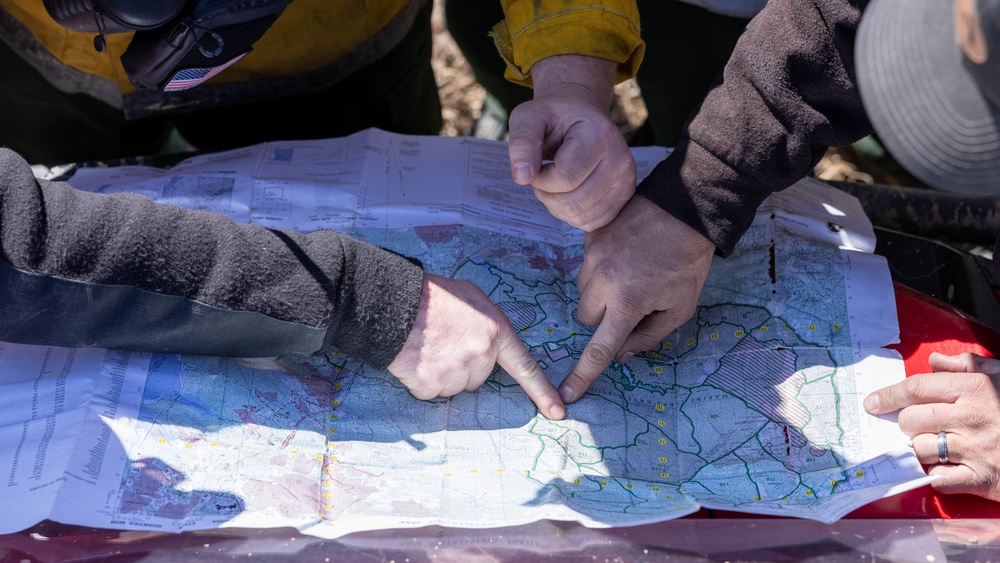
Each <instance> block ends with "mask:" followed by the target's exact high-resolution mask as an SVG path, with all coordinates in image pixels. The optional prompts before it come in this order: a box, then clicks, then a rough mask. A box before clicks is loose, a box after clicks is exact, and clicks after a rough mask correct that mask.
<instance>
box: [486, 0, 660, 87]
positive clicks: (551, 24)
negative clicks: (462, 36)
mask: <svg viewBox="0 0 1000 563" xmlns="http://www.w3.org/2000/svg"><path fill="white" fill-rule="evenodd" d="M617 4H621V5H620V6H618V5H617ZM628 4H629V3H628V2H606V3H605V4H589V5H584V6H577V7H572V8H565V9H562V10H555V11H551V12H544V13H543V11H542V10H541V9H540V8H537V7H534V5H535V2H533V1H527V0H519V1H515V2H514V3H513V4H512V5H511V6H510V7H509V8H508V9H507V19H505V20H504V21H501V22H500V23H498V24H497V25H495V26H494V27H493V30H492V32H491V33H490V36H491V37H493V42H494V43H495V44H496V47H497V51H498V52H499V53H500V56H501V57H502V58H503V60H504V61H505V62H506V64H507V70H506V71H505V73H504V77H505V78H507V80H510V81H511V82H514V83H516V84H521V85H523V86H528V87H531V86H532V83H531V74H530V73H531V67H532V66H534V64H535V63H537V62H538V61H540V60H542V59H544V58H547V57H552V56H555V55H584V56H590V57H595V58H599V59H605V60H610V61H614V62H616V63H617V64H618V70H617V73H616V76H615V81H616V82H622V81H624V80H628V79H629V78H632V77H634V76H635V73H636V71H637V70H638V69H639V64H640V63H641V62H642V57H643V54H644V53H645V49H646V44H645V43H644V42H643V41H642V38H641V37H640V35H639V14H638V12H637V10H636V9H635V5H634V3H631V4H632V6H631V8H630V7H629V6H628Z"/></svg>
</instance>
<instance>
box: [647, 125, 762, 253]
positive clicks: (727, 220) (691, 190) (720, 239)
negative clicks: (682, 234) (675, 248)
mask: <svg viewBox="0 0 1000 563" xmlns="http://www.w3.org/2000/svg"><path fill="white" fill-rule="evenodd" d="M636 191H637V192H638V193H639V194H640V195H642V196H644V197H646V198H648V199H649V200H650V201H652V202H653V203H655V204H656V205H658V206H660V208H661V209H663V210H664V211H666V212H667V213H670V214H671V215H673V216H674V217H676V218H677V219H679V220H680V221H682V222H683V223H684V224H686V225H688V226H689V227H691V228H692V229H694V230H696V231H698V232H699V233H701V234H702V235H703V236H705V237H706V238H707V239H708V240H710V241H712V242H713V243H714V244H715V247H716V249H717V254H719V255H721V256H728V255H730V254H732V252H733V249H734V248H735V247H736V243H737V242H739V240H740V237H742V236H743V233H745V232H746V231H747V229H749V228H750V224H751V223H752V222H753V218H754V215H755V214H756V212H757V208H758V207H759V206H760V204H761V203H762V202H763V201H764V199H765V198H766V197H767V196H768V195H769V194H770V190H768V189H767V188H766V187H764V186H762V185H760V184H759V183H757V182H755V181H753V180H750V179H747V178H746V177H745V176H743V175H742V174H740V173H739V172H737V171H736V170H735V169H733V168H732V167H730V166H729V165H727V164H726V163H725V162H723V161H722V160H720V159H718V158H716V157H715V155H713V154H712V153H710V152H709V151H708V150H706V149H705V148H704V147H702V146H701V145H699V144H697V143H695V142H693V141H691V140H690V139H682V140H681V142H680V143H678V145H677V147H676V148H674V150H673V152H671V153H670V156H668V157H667V159H666V160H664V161H663V162H661V163H660V164H659V165H657V166H656V168H655V169H654V170H653V172H652V173H651V174H650V175H649V176H648V177H647V178H646V179H644V180H643V181H642V182H641V183H640V184H639V186H638V188H637V189H636Z"/></svg>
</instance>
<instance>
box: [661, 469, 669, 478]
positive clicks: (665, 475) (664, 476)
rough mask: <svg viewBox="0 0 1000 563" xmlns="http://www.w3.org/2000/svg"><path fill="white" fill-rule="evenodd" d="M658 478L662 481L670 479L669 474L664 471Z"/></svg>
mask: <svg viewBox="0 0 1000 563" xmlns="http://www.w3.org/2000/svg"><path fill="white" fill-rule="evenodd" d="M660 477H663V478H664V479H666V478H668V477H670V474H669V473H667V472H666V471H663V472H661V473H660Z"/></svg>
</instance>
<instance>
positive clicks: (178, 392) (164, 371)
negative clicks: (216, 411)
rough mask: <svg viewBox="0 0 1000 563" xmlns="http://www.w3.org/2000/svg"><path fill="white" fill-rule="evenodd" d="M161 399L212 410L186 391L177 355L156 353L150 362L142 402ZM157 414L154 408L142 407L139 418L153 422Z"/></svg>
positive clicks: (206, 410)
mask: <svg viewBox="0 0 1000 563" xmlns="http://www.w3.org/2000/svg"><path fill="white" fill-rule="evenodd" d="M161 401H168V402H176V403H180V404H183V405H189V406H192V407H194V408H196V409H198V411H199V412H202V413H206V414H207V413H209V412H211V411H212V409H211V408H210V407H209V406H208V405H206V404H205V403H204V402H202V401H201V400H200V399H198V397H197V396H195V395H191V394H187V393H184V378H183V377H182V375H181V361H180V357H179V356H175V355H156V356H153V359H152V360H151V361H150V363H149V376H148V377H147V379H146V389H145V390H144V391H143V394H142V402H143V405H146V406H148V405H150V404H152V403H158V402H161ZM155 416H156V413H155V412H154V410H153V409H141V411H140V413H139V420H142V421H144V422H152V421H153V417H155Z"/></svg>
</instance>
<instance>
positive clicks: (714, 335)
mask: <svg viewBox="0 0 1000 563" xmlns="http://www.w3.org/2000/svg"><path fill="white" fill-rule="evenodd" d="M709 338H711V339H712V340H718V339H719V333H718V332H713V333H712V335H711V336H710V337H709Z"/></svg>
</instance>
